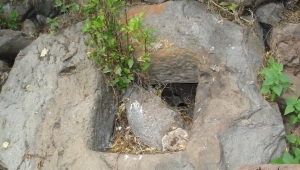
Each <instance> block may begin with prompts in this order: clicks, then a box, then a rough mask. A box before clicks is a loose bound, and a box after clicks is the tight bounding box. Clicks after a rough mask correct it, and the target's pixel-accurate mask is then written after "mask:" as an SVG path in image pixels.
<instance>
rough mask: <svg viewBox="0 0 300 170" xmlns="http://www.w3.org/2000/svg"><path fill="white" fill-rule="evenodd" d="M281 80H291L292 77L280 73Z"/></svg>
mask: <svg viewBox="0 0 300 170" xmlns="http://www.w3.org/2000/svg"><path fill="white" fill-rule="evenodd" d="M279 80H280V81H281V82H289V81H290V78H289V77H288V76H286V75H284V74H280V75H279Z"/></svg>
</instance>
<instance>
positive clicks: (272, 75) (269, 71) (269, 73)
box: [266, 69, 278, 82]
mask: <svg viewBox="0 0 300 170" xmlns="http://www.w3.org/2000/svg"><path fill="white" fill-rule="evenodd" d="M266 77H267V78H268V77H269V78H270V79H272V80H273V82H277V81H278V74H277V73H276V72H275V71H274V70H273V69H267V70H266Z"/></svg>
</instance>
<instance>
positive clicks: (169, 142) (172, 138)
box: [162, 128, 189, 151]
mask: <svg viewBox="0 0 300 170" xmlns="http://www.w3.org/2000/svg"><path fill="white" fill-rule="evenodd" d="M188 141H189V134H188V133H187V131H185V130H183V129H181V128H177V129H175V130H172V131H170V132H167V133H166V135H165V136H164V137H163V138H162V145H163V151H166V150H167V151H180V150H184V149H185V148H186V146H187V143H188Z"/></svg>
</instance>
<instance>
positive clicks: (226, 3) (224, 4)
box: [219, 1, 229, 6]
mask: <svg viewBox="0 0 300 170" xmlns="http://www.w3.org/2000/svg"><path fill="white" fill-rule="evenodd" d="M219 5H221V6H228V5H229V4H228V2H224V1H223V2H221V3H219Z"/></svg>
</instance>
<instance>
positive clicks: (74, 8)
mask: <svg viewBox="0 0 300 170" xmlns="http://www.w3.org/2000/svg"><path fill="white" fill-rule="evenodd" d="M55 7H56V8H59V9H60V12H61V13H66V12H68V11H69V13H78V12H79V11H80V6H79V4H77V3H74V2H73V3H69V4H67V3H66V2H62V1H61V0H56V1H55ZM46 23H47V24H50V34H54V33H55V31H56V30H57V29H58V27H59V24H58V23H59V18H57V17H55V18H53V19H52V18H49V17H47V19H46Z"/></svg>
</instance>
